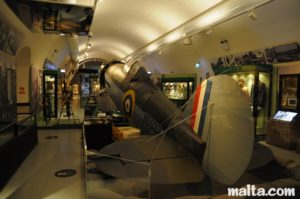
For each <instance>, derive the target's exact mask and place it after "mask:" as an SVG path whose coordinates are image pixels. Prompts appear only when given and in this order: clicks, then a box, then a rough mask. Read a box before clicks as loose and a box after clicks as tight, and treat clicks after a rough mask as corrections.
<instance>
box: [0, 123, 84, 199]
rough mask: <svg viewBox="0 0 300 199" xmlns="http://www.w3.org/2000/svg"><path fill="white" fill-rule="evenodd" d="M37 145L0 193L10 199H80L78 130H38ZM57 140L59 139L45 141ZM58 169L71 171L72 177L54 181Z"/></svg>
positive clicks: (80, 176)
mask: <svg viewBox="0 0 300 199" xmlns="http://www.w3.org/2000/svg"><path fill="white" fill-rule="evenodd" d="M38 136H39V141H38V145H37V146H36V147H35V148H34V149H33V151H32V152H31V153H30V155H29V156H28V157H27V159H26V160H25V161H24V162H23V164H22V165H21V166H20V168H19V169H18V170H17V172H16V173H15V175H14V176H13V177H12V178H11V179H10V181H9V182H8V184H7V185H6V186H5V187H4V189H3V190H2V191H1V192H0V198H1V199H2V198H9V199H29V198H30V199H40V198H49V199H50V198H53V199H54V198H55V199H60V198H63V199H68V198H69V199H83V198H85V182H84V173H83V167H82V140H81V129H71V130H66V129H63V130H39V132H38ZM47 136H58V139H46V137H47ZM61 169H74V170H76V171H77V173H76V174H75V175H74V176H71V177H62V178H59V177H56V176H55V175H54V174H55V172H56V171H58V170H61Z"/></svg>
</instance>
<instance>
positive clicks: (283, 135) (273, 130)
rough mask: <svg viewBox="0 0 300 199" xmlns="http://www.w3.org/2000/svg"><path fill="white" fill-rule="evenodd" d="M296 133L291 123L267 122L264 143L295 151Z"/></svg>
mask: <svg viewBox="0 0 300 199" xmlns="http://www.w3.org/2000/svg"><path fill="white" fill-rule="evenodd" d="M296 140H297V133H296V132H295V130H294V128H293V126H292V124H291V123H287V122H281V121H276V120H272V119H271V120H269V121H268V123H267V135H266V141H267V143H269V144H272V145H275V146H279V147H283V148H286V149H295V147H296Z"/></svg>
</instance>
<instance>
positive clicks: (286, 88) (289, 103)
mask: <svg viewBox="0 0 300 199" xmlns="http://www.w3.org/2000/svg"><path fill="white" fill-rule="evenodd" d="M299 78H300V75H280V78H279V104H278V105H279V107H278V108H279V110H286V111H294V112H299V97H300V92H299V89H298V88H299V83H300V82H299V80H300V79H299Z"/></svg>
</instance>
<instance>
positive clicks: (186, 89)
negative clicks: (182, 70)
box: [161, 75, 196, 106]
mask: <svg viewBox="0 0 300 199" xmlns="http://www.w3.org/2000/svg"><path fill="white" fill-rule="evenodd" d="M195 81H196V75H186V76H184V75H181V76H180V75H163V76H162V78H161V89H162V92H163V93H164V94H165V95H166V96H167V97H168V98H169V99H170V100H172V101H173V102H174V103H175V104H176V105H177V106H182V105H183V104H185V102H186V101H187V100H188V99H189V98H190V96H191V95H192V94H193V92H194V90H195Z"/></svg>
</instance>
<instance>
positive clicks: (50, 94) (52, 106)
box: [43, 70, 58, 123]
mask: <svg viewBox="0 0 300 199" xmlns="http://www.w3.org/2000/svg"><path fill="white" fill-rule="evenodd" d="M57 85H58V71H57V70H44V74H43V115H44V120H45V121H46V123H47V122H48V121H49V120H50V119H51V118H56V117H57V98H58V96H57V95H58V91H57V90H58V87H57Z"/></svg>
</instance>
